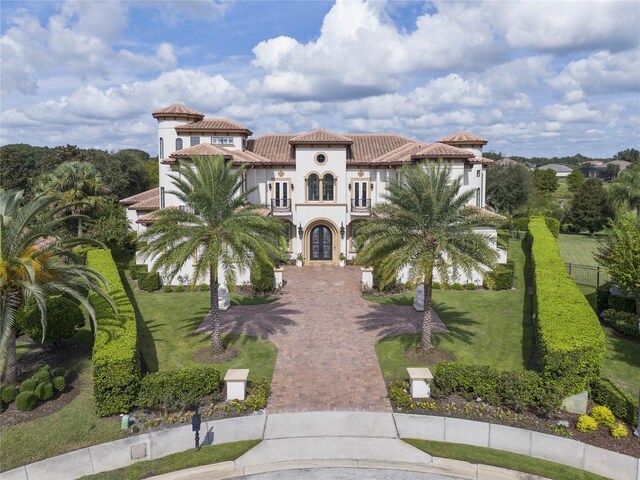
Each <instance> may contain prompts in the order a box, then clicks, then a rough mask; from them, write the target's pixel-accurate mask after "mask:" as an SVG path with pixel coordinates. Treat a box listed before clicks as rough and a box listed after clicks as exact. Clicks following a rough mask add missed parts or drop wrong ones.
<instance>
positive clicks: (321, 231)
mask: <svg viewBox="0 0 640 480" xmlns="http://www.w3.org/2000/svg"><path fill="white" fill-rule="evenodd" d="M310 242H311V243H310V245H309V247H310V250H309V258H310V259H311V260H312V261H331V260H333V235H332V234H331V230H330V229H329V227H327V226H326V225H323V224H320V225H316V226H315V227H313V228H312V229H311V235H310Z"/></svg>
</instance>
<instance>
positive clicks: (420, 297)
mask: <svg viewBox="0 0 640 480" xmlns="http://www.w3.org/2000/svg"><path fill="white" fill-rule="evenodd" d="M413 308H415V309H416V310H417V311H418V312H424V285H423V284H420V285H418V288H416V297H415V298H414V299H413Z"/></svg>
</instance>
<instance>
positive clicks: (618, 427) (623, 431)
mask: <svg viewBox="0 0 640 480" xmlns="http://www.w3.org/2000/svg"><path fill="white" fill-rule="evenodd" d="M627 435H629V429H628V428H627V427H626V425H625V424H624V423H622V422H618V423H616V424H615V426H613V427H611V436H612V437H613V438H624V437H626V436H627Z"/></svg>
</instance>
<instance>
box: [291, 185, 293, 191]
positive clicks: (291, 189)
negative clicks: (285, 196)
mask: <svg viewBox="0 0 640 480" xmlns="http://www.w3.org/2000/svg"><path fill="white" fill-rule="evenodd" d="M291 191H292V192H293V183H292V184H291Z"/></svg>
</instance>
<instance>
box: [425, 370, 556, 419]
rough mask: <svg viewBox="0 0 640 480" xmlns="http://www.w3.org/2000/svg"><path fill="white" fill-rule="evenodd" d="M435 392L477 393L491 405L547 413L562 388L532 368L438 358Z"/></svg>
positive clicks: (473, 395) (474, 395) (467, 395)
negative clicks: (513, 368) (500, 367)
mask: <svg viewBox="0 0 640 480" xmlns="http://www.w3.org/2000/svg"><path fill="white" fill-rule="evenodd" d="M434 383H435V386H436V388H437V390H438V392H440V393H442V394H445V395H451V394H454V393H455V394H458V395H461V396H463V397H465V398H467V399H469V400H475V399H476V398H478V397H480V398H481V399H482V400H483V401H485V402H487V403H490V404H492V405H502V406H506V407H509V408H512V409H513V410H516V411H522V410H524V409H530V410H533V411H536V412H539V413H541V414H543V415H549V414H550V413H552V412H553V411H554V410H556V409H557V408H559V407H560V404H561V403H562V396H563V395H562V392H561V391H560V390H559V389H558V388H556V386H555V385H554V384H553V383H546V382H545V381H544V379H543V378H542V377H541V376H540V375H539V374H538V373H536V372H533V371H500V370H496V369H495V368H492V367H489V366H486V365H471V364H464V363H458V362H448V361H443V362H439V363H438V364H437V365H436V369H435V373H434Z"/></svg>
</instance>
